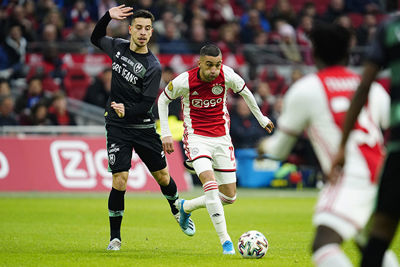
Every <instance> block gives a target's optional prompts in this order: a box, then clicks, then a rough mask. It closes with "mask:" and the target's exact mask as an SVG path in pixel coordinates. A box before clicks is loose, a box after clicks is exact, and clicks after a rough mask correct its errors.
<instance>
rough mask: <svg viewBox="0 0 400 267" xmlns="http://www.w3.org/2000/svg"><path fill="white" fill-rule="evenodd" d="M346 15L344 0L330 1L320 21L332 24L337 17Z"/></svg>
mask: <svg viewBox="0 0 400 267" xmlns="http://www.w3.org/2000/svg"><path fill="white" fill-rule="evenodd" d="M344 14H346V9H345V3H344V0H331V2H330V3H329V5H328V8H327V10H326V11H325V13H324V14H323V15H322V20H324V21H326V22H329V23H333V22H334V21H335V20H336V19H337V18H338V17H339V16H341V15H344Z"/></svg>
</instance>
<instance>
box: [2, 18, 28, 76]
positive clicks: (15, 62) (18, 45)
mask: <svg viewBox="0 0 400 267" xmlns="http://www.w3.org/2000/svg"><path fill="white" fill-rule="evenodd" d="M27 44H28V42H27V41H26V39H25V38H24V37H23V36H22V30H21V26H20V25H18V24H16V25H13V26H11V27H10V30H9V33H8V35H7V37H6V41H5V44H4V50H5V52H6V53H7V62H8V66H7V67H8V68H11V69H12V76H13V77H14V78H18V77H23V76H24V75H25V72H26V68H25V67H26V66H25V54H26V47H27Z"/></svg>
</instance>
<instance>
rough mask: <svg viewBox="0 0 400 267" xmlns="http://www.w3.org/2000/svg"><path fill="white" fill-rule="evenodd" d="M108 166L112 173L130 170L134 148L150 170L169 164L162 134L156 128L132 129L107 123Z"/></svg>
mask: <svg viewBox="0 0 400 267" xmlns="http://www.w3.org/2000/svg"><path fill="white" fill-rule="evenodd" d="M106 136H107V154H108V167H109V168H110V169H111V172H112V173H118V172H123V171H129V169H130V168H131V159H132V149H135V152H136V153H137V154H138V155H139V157H140V159H141V160H142V161H143V162H144V164H146V166H147V168H148V169H149V171H150V172H155V171H159V170H161V169H164V168H165V167H166V166H167V162H166V160H165V154H164V151H163V149H162V143H161V140H160V136H159V135H158V134H157V132H156V130H155V128H145V129H132V128H122V127H118V126H114V125H106Z"/></svg>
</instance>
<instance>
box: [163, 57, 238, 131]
mask: <svg viewBox="0 0 400 267" xmlns="http://www.w3.org/2000/svg"><path fill="white" fill-rule="evenodd" d="M198 71H199V68H194V69H192V70H189V71H186V72H184V73H182V74H180V75H179V76H177V77H176V78H175V79H174V80H172V81H171V82H170V83H169V84H168V86H167V87H166V88H165V90H164V93H165V95H166V96H167V97H168V98H169V99H170V100H173V99H175V98H177V97H182V100H181V103H182V112H183V115H184V127H185V133H188V134H192V133H193V134H197V135H202V136H210V137H218V136H224V135H229V127H230V117H229V112H228V109H227V104H226V96H227V91H228V89H232V90H233V91H234V92H235V93H239V92H240V91H241V90H243V89H244V88H245V81H244V80H243V79H242V78H241V77H240V76H239V75H238V74H236V73H235V72H234V71H233V69H232V68H230V67H228V66H225V65H222V67H221V71H220V74H219V76H218V77H217V78H216V79H214V80H213V81H212V82H204V81H201V80H200V78H199V76H198Z"/></svg>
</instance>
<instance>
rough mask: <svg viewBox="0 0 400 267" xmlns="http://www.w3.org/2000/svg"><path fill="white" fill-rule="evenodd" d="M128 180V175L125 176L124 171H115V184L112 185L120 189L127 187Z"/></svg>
mask: <svg viewBox="0 0 400 267" xmlns="http://www.w3.org/2000/svg"><path fill="white" fill-rule="evenodd" d="M127 181H128V177H125V175H123V174H122V173H115V174H113V184H112V186H113V187H114V188H115V189H117V190H120V191H123V190H125V189H126V183H127Z"/></svg>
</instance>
